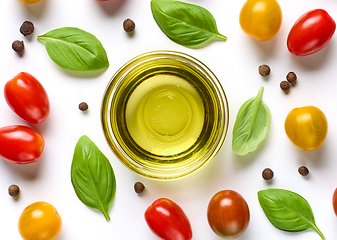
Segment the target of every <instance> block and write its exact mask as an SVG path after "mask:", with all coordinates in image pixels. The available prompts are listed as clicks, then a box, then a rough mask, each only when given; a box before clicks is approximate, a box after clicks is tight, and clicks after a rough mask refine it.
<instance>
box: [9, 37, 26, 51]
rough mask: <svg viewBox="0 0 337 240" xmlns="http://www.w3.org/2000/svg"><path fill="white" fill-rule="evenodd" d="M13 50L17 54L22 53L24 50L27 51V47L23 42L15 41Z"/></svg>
mask: <svg viewBox="0 0 337 240" xmlns="http://www.w3.org/2000/svg"><path fill="white" fill-rule="evenodd" d="M12 49H13V50H14V51H15V52H17V53H22V52H23V50H24V49H25V45H24V43H23V41H19V40H15V41H14V42H13V43H12Z"/></svg>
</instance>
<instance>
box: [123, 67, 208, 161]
mask: <svg viewBox="0 0 337 240" xmlns="http://www.w3.org/2000/svg"><path fill="white" fill-rule="evenodd" d="M204 117H205V109H204V105H203V101H202V99H201V97H200V95H199V93H198V92H197V91H196V90H195V89H194V88H193V86H192V85H191V84H190V83H189V82H188V81H186V80H184V79H183V78H180V77H178V76H175V75H169V74H158V75H155V76H152V77H150V78H148V79H147V80H145V81H144V82H142V83H141V84H140V85H139V86H138V87H137V88H136V89H135V90H134V91H133V92H132V94H131V95H130V97H129V99H128V101H127V105H126V114H125V119H126V125H127V129H128V131H129V134H130V136H131V137H132V138H133V140H134V141H135V142H136V143H137V144H138V145H139V146H140V147H141V148H143V149H144V150H146V151H148V152H150V153H152V154H155V155H175V154H179V153H180V152H183V151H185V150H186V149H188V148H190V147H191V146H192V145H193V144H194V143H195V142H196V140H197V139H198V137H199V135H200V133H201V131H202V128H203V124H204Z"/></svg>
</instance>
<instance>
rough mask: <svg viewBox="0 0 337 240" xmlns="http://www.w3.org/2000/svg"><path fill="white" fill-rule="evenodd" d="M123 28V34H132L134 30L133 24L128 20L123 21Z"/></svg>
mask: <svg viewBox="0 0 337 240" xmlns="http://www.w3.org/2000/svg"><path fill="white" fill-rule="evenodd" d="M123 28H124V30H125V32H132V31H133V30H135V28H136V25H135V22H134V21H132V20H131V19H129V18H128V19H126V20H124V22H123Z"/></svg>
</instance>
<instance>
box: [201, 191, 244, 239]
mask: <svg viewBox="0 0 337 240" xmlns="http://www.w3.org/2000/svg"><path fill="white" fill-rule="evenodd" d="M207 219H208V223H209V225H210V227H211V229H212V230H213V231H214V233H215V234H217V235H218V236H219V237H222V238H238V237H240V236H241V235H242V234H243V233H244V232H245V231H246V230H247V228H248V225H249V221H250V212H249V207H248V204H247V202H246V200H245V199H244V198H243V197H242V196H241V195H240V194H239V193H237V192H236V191H233V190H222V191H219V192H218V193H216V194H215V195H214V196H213V197H212V198H211V200H210V201H209V204H208V208H207Z"/></svg>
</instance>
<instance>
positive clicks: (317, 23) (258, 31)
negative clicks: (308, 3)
mask: <svg viewBox="0 0 337 240" xmlns="http://www.w3.org/2000/svg"><path fill="white" fill-rule="evenodd" d="M281 22H282V10H281V8H280V5H279V4H278V2H277V1H276V0H247V2H246V3H245V4H244V5H243V7H242V9H241V12H240V26H241V28H242V30H243V31H244V32H245V33H246V34H247V35H249V36H252V37H254V38H256V39H258V40H261V41H266V40H269V39H271V38H272V37H274V36H275V35H276V33H277V32H278V31H279V29H280V27H281ZM335 30H336V23H335V21H334V20H333V19H332V18H331V17H330V15H329V14H328V13H327V12H326V11H325V10H323V9H313V10H311V11H308V12H306V13H304V14H303V15H302V16H300V17H299V18H298V20H297V21H296V22H295V23H294V25H293V27H292V28H291V30H290V32H289V34H288V38H287V47H288V50H289V52H290V53H292V54H294V55H297V56H307V55H310V54H313V53H315V52H318V51H319V50H321V49H322V48H324V47H325V46H326V45H327V44H328V43H329V41H330V39H331V38H332V36H333V34H334V32H335Z"/></svg>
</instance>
